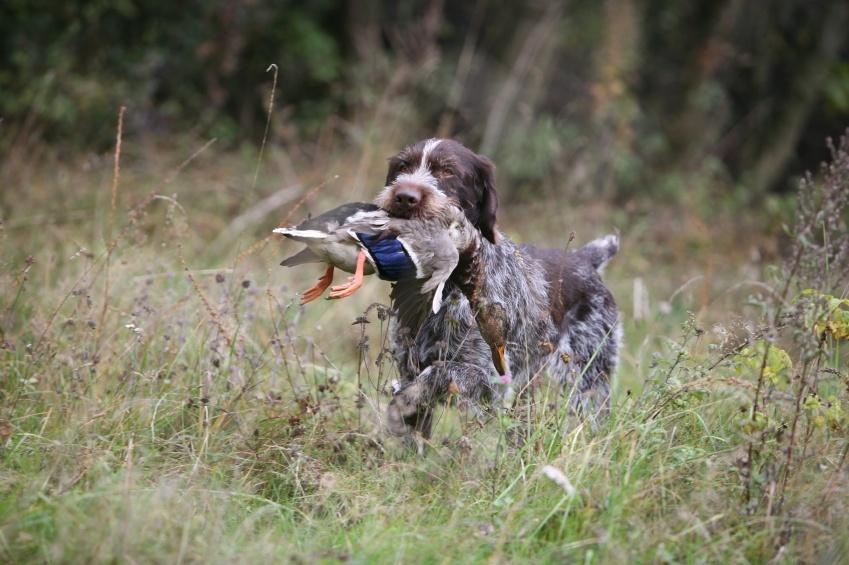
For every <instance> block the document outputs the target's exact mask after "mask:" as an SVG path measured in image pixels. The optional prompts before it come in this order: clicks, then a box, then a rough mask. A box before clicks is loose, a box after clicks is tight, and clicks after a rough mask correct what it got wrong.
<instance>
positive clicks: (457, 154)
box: [375, 139, 498, 243]
mask: <svg viewBox="0 0 849 565" xmlns="http://www.w3.org/2000/svg"><path fill="white" fill-rule="evenodd" d="M443 199H447V200H450V201H452V203H453V204H455V205H456V206H459V207H460V208H462V209H463V212H464V213H465V215H466V217H467V218H468V219H469V221H470V222H471V223H472V224H473V225H474V226H475V227H476V228H477V229H478V230H480V232H481V235H483V236H484V237H485V238H486V239H488V240H489V241H490V242H492V243H496V242H497V241H496V240H497V232H496V229H495V223H496V215H497V213H498V193H497V192H496V189H495V166H494V165H493V164H492V162H491V161H490V160H489V159H487V158H486V157H483V156H481V155H477V154H476V153H474V152H472V151H470V150H469V149H466V148H465V147H463V146H462V145H461V144H460V143H457V142H456V141H453V140H450V139H428V140H426V141H420V142H418V143H416V144H415V145H412V146H410V147H407V148H406V149H404V150H403V151H401V152H400V153H398V154H397V155H395V156H394V157H392V158H391V159H390V160H389V172H388V173H387V175H386V187H385V188H384V189H383V191H382V192H381V193H380V194H379V195H378V197H377V198H376V199H375V204H377V205H378V206H380V207H381V208H383V209H384V210H386V211H387V212H388V213H389V214H391V215H393V216H397V217H401V218H414V217H418V218H428V217H431V216H432V215H434V211H435V210H438V208H439V207H440V206H441V205H442V204H443V202H444V201H443Z"/></svg>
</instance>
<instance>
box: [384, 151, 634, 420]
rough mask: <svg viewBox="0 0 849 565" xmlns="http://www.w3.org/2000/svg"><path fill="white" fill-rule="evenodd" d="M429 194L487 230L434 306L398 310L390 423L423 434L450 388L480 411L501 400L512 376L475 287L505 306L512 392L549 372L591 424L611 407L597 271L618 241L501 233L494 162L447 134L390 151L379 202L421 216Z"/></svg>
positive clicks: (610, 308) (611, 355) (605, 294)
mask: <svg viewBox="0 0 849 565" xmlns="http://www.w3.org/2000/svg"><path fill="white" fill-rule="evenodd" d="M434 189H435V190H436V191H438V192H439V193H441V194H442V195H444V196H447V197H448V198H451V199H452V200H453V201H455V202H456V203H457V204H458V205H459V207H460V208H462V209H463V211H464V213H465V215H466V217H467V218H468V220H469V221H470V222H471V223H472V224H473V225H474V226H475V227H476V228H477V229H478V230H479V232H480V235H481V237H480V239H479V245H478V246H475V248H474V251H471V250H467V252H465V253H461V256H460V262H459V265H458V268H457V269H456V270H455V271H454V274H453V275H452V277H451V279H450V280H449V284H448V285H446V288H445V291H444V293H445V294H444V298H443V304H442V308H441V309H440V310H439V311H438V312H437V313H435V314H433V315H430V316H429V317H427V318H426V319H425V320H423V321H422V320H420V319H417V318H416V317H415V316H412V317H411V316H409V315H406V314H408V313H407V312H405V311H404V310H405V306H404V305H403V304H400V305H396V306H395V308H396V311H397V314H398V316H397V317H396V320H395V322H394V324H393V327H392V330H391V331H392V339H393V347H394V353H395V358H396V362H397V364H398V369H399V374H400V377H401V386H400V389H399V390H398V391H397V392H396V394H395V396H394V398H393V399H392V401H391V403H390V405H389V407H388V409H387V423H388V426H389V429H390V430H391V431H392V432H393V433H396V434H398V435H403V434H406V433H408V432H410V431H413V430H418V431H420V432H421V433H423V435H425V437H427V436H428V435H429V433H430V427H431V408H432V406H433V404H434V402H435V401H437V400H439V399H440V398H443V397H444V396H445V395H446V394H447V393H448V392H449V388H450V387H451V384H452V383H453V384H454V385H455V386H456V387H457V388H458V389H459V391H460V393H461V394H462V395H463V397H465V399H466V400H468V401H469V402H470V403H471V405H472V406H474V407H477V408H485V407H487V406H491V405H494V404H496V405H497V404H499V403H500V401H501V398H502V394H503V392H504V389H503V385H502V383H503V382H504V381H506V380H507V379H505V378H503V376H501V375H499V374H498V373H497V372H496V370H495V367H494V365H493V362H492V355H491V351H490V348H489V346H488V345H487V344H486V343H485V342H484V340H483V338H482V337H481V334H480V331H479V329H478V326H477V323H476V320H475V313H474V312H473V309H472V307H471V306H470V304H469V300H468V299H467V296H470V295H471V293H477V294H476V297H477V301H478V302H480V303H483V304H493V303H494V304H498V305H500V307H503V309H504V311H505V312H506V316H507V318H506V322H505V323H506V327H507V348H506V353H507V354H506V358H507V363H508V366H509V369H510V377H512V385H513V386H514V388H516V390H520V389H521V388H522V387H524V385H525V384H527V382H528V381H529V380H530V379H531V378H532V377H534V376H535V375H537V374H539V373H547V374H548V375H549V376H550V377H552V378H553V379H555V380H557V381H558V382H560V383H561V384H562V386H563V387H564V388H565V389H566V391H565V392H566V393H567V395H568V396H569V398H570V402H571V405H572V407H573V408H574V410H575V411H576V412H577V413H579V414H581V415H582V416H584V417H590V418H593V420H595V418H596V417H599V416H603V415H604V414H606V413H607V411H608V410H609V406H610V378H611V375H612V374H613V372H614V370H615V368H616V364H617V359H618V349H619V345H620V340H621V327H620V324H619V314H618V311H617V308H616V303H615V301H614V299H613V296H612V295H611V294H610V292H609V291H608V290H607V288H606V287H605V286H604V284H603V282H602V280H601V276H600V274H599V271H600V269H601V268H602V267H603V266H604V264H605V263H606V262H607V261H608V260H609V259H610V257H612V256H613V255H614V254H615V253H616V251H617V250H618V237H617V236H606V237H603V238H600V239H597V240H595V241H592V242H590V243H589V244H587V245H586V246H584V247H581V248H579V249H576V250H574V251H569V252H567V251H565V250H560V249H544V248H538V247H532V246H522V245H514V244H513V243H512V242H510V241H509V240H508V239H507V238H505V237H504V236H503V235H502V234H501V233H500V232H498V230H497V228H496V216H497V211H498V194H497V191H496V188H495V175H494V166H493V165H492V163H491V162H490V161H489V160H488V159H487V158H485V157H483V156H480V155H477V154H475V153H474V152H472V151H470V150H469V149H467V148H465V147H463V146H462V145H461V144H459V143H457V142H456V141H452V140H438V139H431V140H426V141H422V142H419V143H417V144H415V145H413V146H411V147H408V148H406V149H404V150H403V151H401V152H400V153H399V154H398V155H396V156H394V157H393V158H392V159H391V160H390V163H389V170H388V174H387V179H386V186H385V188H384V190H383V191H382V192H381V193H380V194H379V196H378V197H377V199H376V200H375V203H376V204H377V205H378V206H380V207H381V208H383V209H385V210H386V211H387V212H389V213H390V215H393V216H400V217H426V216H427V215H428V213H429V212H428V210H429V202H428V201H429V200H430V199H431V198H433V194H434ZM464 291H465V294H464ZM393 293H395V289H393ZM477 306H478V307H479V306H480V304H478V305H477ZM411 320H412V321H411Z"/></svg>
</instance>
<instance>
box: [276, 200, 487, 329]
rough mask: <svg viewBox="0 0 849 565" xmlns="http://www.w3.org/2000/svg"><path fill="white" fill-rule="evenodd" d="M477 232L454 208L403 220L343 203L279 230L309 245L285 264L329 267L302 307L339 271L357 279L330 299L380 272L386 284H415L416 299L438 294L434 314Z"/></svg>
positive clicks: (363, 204) (431, 304) (336, 289)
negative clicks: (314, 264) (443, 290)
mask: <svg viewBox="0 0 849 565" xmlns="http://www.w3.org/2000/svg"><path fill="white" fill-rule="evenodd" d="M474 231H475V230H474V228H473V227H472V226H471V224H469V222H468V220H467V219H466V217H465V214H464V213H463V211H462V210H461V209H459V208H457V207H455V206H452V205H445V206H442V207H440V208H439V209H438V210H435V211H434V213H433V215H432V216H431V217H428V218H414V219H402V218H393V217H390V216H389V215H388V214H387V213H386V212H385V211H383V210H381V209H380V208H378V207H377V206H375V205H374V204H369V203H366V202H354V203H350V204H344V205H342V206H339V207H338V208H335V209H333V210H330V211H328V212H325V213H324V214H321V215H320V216H316V217H314V218H310V219H308V220H305V221H303V222H301V223H300V224H298V225H297V226H294V227H290V228H278V229H276V230H274V232H275V233H280V234H283V235H284V236H286V237H288V238H289V239H293V240H295V241H300V242H302V243H305V244H306V245H307V247H306V248H305V249H303V250H302V251H300V252H299V253H296V254H295V255H293V256H291V257H289V258H287V259H285V260H284V261H283V262H282V263H281V265H283V266H286V267H292V266H294V265H301V264H304V263H327V269H326V270H325V272H324V274H323V275H322V276H321V277H319V282H318V283H317V284H316V285H314V286H313V287H311V288H309V289H307V290H306V291H305V292H304V293H303V295H302V298H301V304H306V303H307V302H311V301H313V300H315V299H316V298H318V297H319V296H321V295H322V294H323V293H324V291H325V290H327V288H328V287H329V286H330V285H331V283H332V281H333V272H334V269H335V268H339V269H342V270H343V271H346V272H349V273H353V276H351V277H349V279H348V282H347V283H345V284H342V285H338V286H334V287H332V288H331V293H330V294H329V295H328V299H337V298H344V297H346V296H350V295H351V294H353V293H354V292H356V291H357V289H359V288H360V286H362V282H363V277H364V276H366V275H371V274H374V273H377V275H378V276H379V277H380V278H381V279H384V280H389V281H410V280H412V281H416V282H415V283H414V284H413V286H412V287H411V288H415V289H416V293H417V294H418V295H419V296H418V297H417V300H421V297H420V295H422V294H428V293H430V292H433V298H432V300H428V303H429V310H431V311H433V312H437V311H438V310H439V307H440V306H441V304H442V289H443V287H444V285H445V282H446V281H447V280H448V278H449V277H450V275H451V272H452V271H453V270H454V268H455V267H456V266H457V262H458V261H459V253H460V251H463V250H465V248H466V246H468V245H469V244H470V243H471V241H472V240H473V235H472V233H473V232H474Z"/></svg>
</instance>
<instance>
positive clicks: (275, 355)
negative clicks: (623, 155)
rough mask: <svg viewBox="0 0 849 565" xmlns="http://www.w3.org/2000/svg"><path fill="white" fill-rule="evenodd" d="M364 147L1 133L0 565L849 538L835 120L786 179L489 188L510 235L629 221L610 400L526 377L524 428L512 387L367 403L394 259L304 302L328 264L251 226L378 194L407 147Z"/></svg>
mask: <svg viewBox="0 0 849 565" xmlns="http://www.w3.org/2000/svg"><path fill="white" fill-rule="evenodd" d="M122 137H123V138H122ZM381 139H382V141H368V142H365V143H364V144H363V145H361V146H359V147H356V148H352V147H350V146H347V147H342V146H339V145H334V144H333V143H330V142H328V141H327V140H324V141H322V140H319V141H317V142H316V143H315V144H313V145H310V146H297V147H293V146H287V145H285V144H269V145H267V146H265V147H264V149H263V154H260V153H259V152H258V150H256V149H253V148H242V149H237V150H232V149H229V150H224V149H222V148H219V147H217V146H216V144H215V143H207V142H205V141H199V142H196V143H194V142H192V143H190V142H183V143H180V144H175V145H176V147H171V148H169V149H168V150H167V151H165V150H162V149H161V148H158V147H156V146H154V145H150V144H147V143H146V142H145V141H144V140H143V139H140V138H136V137H134V136H133V135H132V133H131V132H127V133H125V134H124V135H123V136H122V132H121V131H120V130H119V131H118V136H117V139H116V145H115V147H113V148H112V149H111V150H109V151H105V152H103V153H91V154H88V155H75V156H67V155H59V154H57V153H55V152H51V151H49V150H43V151H27V152H17V153H16V152H15V151H12V152H11V153H10V154H9V155H7V156H6V158H5V164H4V172H3V183H4V185H5V186H6V187H14V188H13V189H11V188H4V191H5V194H4V195H3V196H2V200H0V202H2V210H3V213H4V216H3V217H2V218H0V219H2V222H3V223H2V226H0V230H2V231H0V285H2V286H0V288H2V293H0V303H1V304H2V310H0V342H2V346H0V560H2V561H4V562H8V563H103V562H106V563H111V562H115V563H118V562H120V563H125V562H126V563H201V562H202V563H234V562H241V563H244V562H267V563H275V562H292V563H312V562H324V563H335V562H352V563H411V562H412V563H454V562H461V563H476V562H487V563H502V562H503V563H523V562H528V563H541V562H569V563H571V562H576V563H577V562H584V563H624V562H635V563H641V562H656V563H718V562H722V563H766V562H773V563H797V562H805V563H814V562H821V563H837V562H842V561H845V560H847V559H849V537H847V535H846V532H847V531H849V507H847V505H849V474H848V473H847V471H849V461H847V450H849V419H847V415H846V410H847V402H849V375H847V351H846V350H847V346H846V340H847V338H849V307H848V306H849V301H847V300H846V295H847V288H846V284H847V283H846V281H847V280H849V272H847V269H849V251H848V250H849V243H847V242H849V236H848V235H847V229H846V218H847V215H846V214H847V212H846V209H845V207H846V204H847V197H849V156H847V149H849V147H846V144H845V143H844V145H843V146H842V147H841V148H837V149H835V150H834V152H833V160H832V164H831V169H830V170H824V171H822V172H821V173H818V174H817V175H815V176H812V177H811V178H810V179H809V180H807V181H803V182H802V186H801V188H800V190H799V199H800V200H799V202H798V203H797V202H796V195H789V196H786V197H770V198H765V199H763V200H762V201H760V202H759V204H758V205H757V206H748V205H746V206H743V205H741V202H742V201H741V200H738V199H735V196H734V195H733V194H727V193H726V194H723V195H721V197H720V196H717V194H716V193H715V192H714V191H713V190H712V186H711V185H710V183H709V182H707V181H705V180H704V179H694V180H692V181H688V180H687V179H686V178H683V177H682V183H681V186H680V191H679V196H678V197H677V198H665V199H658V200H651V199H650V198H649V197H647V196H643V197H641V198H634V199H629V200H620V201H617V200H615V199H607V200H604V199H593V198H586V197H583V198H580V199H578V198H575V199H574V201H572V200H571V199H569V198H564V197H562V195H561V196H560V197H555V196H554V194H555V190H554V189H551V190H550V192H546V190H547V189H546V187H543V189H542V190H541V191H540V194H541V195H543V196H542V197H539V196H537V197H527V198H521V197H520V196H517V195H513V196H511V198H508V199H506V200H505V201H504V202H503V203H502V207H501V212H500V215H499V222H500V228H501V229H502V231H504V232H505V233H506V234H507V235H508V236H509V237H511V238H512V239H514V240H516V241H519V242H528V243H535V244H538V245H545V246H565V245H567V242H568V241H569V239H570V234H572V232H574V241H572V242H571V243H568V245H576V246H577V245H580V244H581V243H583V242H586V241H589V240H590V239H593V238H594V237H598V236H600V235H603V234H606V233H610V232H611V231H612V230H613V229H619V230H621V235H622V245H621V250H620V253H619V255H617V256H616V257H615V258H614V260H613V261H612V262H611V264H610V265H609V266H608V268H607V270H606V272H605V276H604V278H605V281H606V282H607V284H608V285H609V286H610V288H611V289H612V291H613V293H614V295H615V296H616V298H617V301H618V303H619V306H620V308H621V311H622V322H623V325H624V328H625V342H624V346H623V350H622V356H621V364H620V368H619V372H618V374H617V375H616V378H615V394H616V397H615V400H614V409H613V410H612V415H611V417H610V418H609V420H607V421H606V422H605V423H604V424H603V425H602V426H601V427H600V428H599V429H598V430H592V429H590V428H589V427H587V426H583V425H582V423H581V422H580V421H578V420H576V419H575V418H574V417H573V416H571V415H569V414H567V413H564V412H563V410H561V407H562V405H563V403H562V402H559V397H560V395H561V391H560V390H559V389H558V388H556V387H552V386H549V384H548V383H547V382H546V380H545V378H544V376H542V377H541V378H539V379H535V380H534V381H533V383H532V390H531V394H530V398H531V399H532V400H531V401H530V402H531V406H530V410H529V413H530V416H529V418H530V428H529V429H530V430H531V431H530V432H529V434H530V435H529V437H528V439H527V441H526V442H525V443H524V445H522V446H517V445H514V444H511V443H510V442H509V441H507V439H506V438H507V437H509V435H510V434H509V433H508V432H509V431H510V429H511V428H514V427H516V426H520V425H523V424H522V423H521V422H518V421H517V420H516V419H514V418H513V416H512V412H511V410H510V407H509V406H505V407H504V409H503V410H501V411H499V412H497V413H493V414H490V415H489V416H488V417H487V418H485V419H482V420H481V419H478V418H476V417H475V416H474V415H473V414H471V413H469V411H467V410H465V409H464V407H463V403H462V399H458V398H454V397H452V398H450V399H449V401H448V406H447V407H446V408H444V409H442V408H440V409H439V410H438V417H437V421H438V423H437V426H436V429H435V434H434V437H433V441H432V443H431V444H430V445H429V446H428V449H427V450H426V451H425V454H424V455H423V456H420V455H418V454H416V453H414V452H412V451H411V450H409V449H408V448H406V447H405V446H404V445H403V442H402V441H401V440H400V439H399V438H395V437H392V436H390V435H389V434H388V433H387V432H386V431H385V430H384V429H383V426H382V424H381V419H382V418H383V414H384V410H385V407H386V405H387V403H388V401H389V399H390V393H389V388H390V387H389V383H390V382H391V381H392V379H393V378H395V371H394V368H393V367H392V361H391V359H390V357H389V355H388V351H387V327H388V310H387V306H386V305H387V304H388V291H389V287H388V285H387V283H384V282H382V281H379V280H377V279H376V278H375V277H372V278H371V279H370V280H367V281H366V284H365V285H364V288H363V289H361V290H360V291H359V292H358V293H356V294H355V295H354V296H352V297H350V298H347V299H345V300H341V301H335V302H325V301H316V302H314V303H311V304H308V305H306V306H299V305H298V300H297V296H296V293H297V292H299V291H302V290H304V289H306V288H307V287H308V286H310V285H311V284H312V283H313V281H314V278H315V277H317V276H318V275H319V274H321V270H322V268H321V267H319V266H310V265H307V266H302V267H299V268H295V269H286V268H283V267H280V266H279V265H278V264H279V262H280V260H282V259H283V258H284V257H286V256H288V255H290V254H292V253H294V252H296V251H297V250H299V246H297V245H295V244H294V243H292V242H286V241H281V240H280V239H278V238H276V237H271V236H272V234H271V230H272V229H274V228H275V227H278V226H279V225H285V224H290V223H295V222H297V221H300V220H301V219H303V218H305V217H306V216H307V214H308V213H313V214H316V213H320V212H322V211H324V210H327V209H329V208H332V207H334V206H336V205H338V204H341V203H343V202H349V201H353V200H370V199H371V198H372V197H373V196H374V195H375V194H376V193H377V191H378V189H379V188H380V187H381V186H382V182H383V178H384V174H385V172H384V167H385V163H386V161H385V158H386V157H388V156H390V155H391V154H393V153H394V152H395V151H396V150H397V149H398V148H399V147H400V146H401V144H403V143H409V142H411V141H415V140H407V139H404V138H403V136H402V134H401V133H400V132H394V133H393V134H391V135H389V134H387V135H386V136H385V137H384V138H381ZM116 157H117V158H116ZM799 173H800V174H801V173H802V171H799ZM549 188H550V187H549ZM337 277H339V278H341V275H337Z"/></svg>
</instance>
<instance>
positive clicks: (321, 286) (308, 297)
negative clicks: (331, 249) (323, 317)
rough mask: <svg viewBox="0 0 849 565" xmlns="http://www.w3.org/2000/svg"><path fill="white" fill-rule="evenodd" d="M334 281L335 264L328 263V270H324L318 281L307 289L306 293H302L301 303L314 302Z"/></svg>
mask: <svg viewBox="0 0 849 565" xmlns="http://www.w3.org/2000/svg"><path fill="white" fill-rule="evenodd" d="M332 282H333V265H328V266H327V270H325V271H324V274H323V275H321V276H320V277H318V282H317V283H316V284H315V285H313V286H311V287H310V288H308V289H306V290H305V291H304V293H303V294H302V295H301V304H306V303H307V302H312V301H313V300H315V299H316V298H318V297H319V296H321V295H322V294H324V291H325V290H327V287H329V286H330V284H331V283H332Z"/></svg>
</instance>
